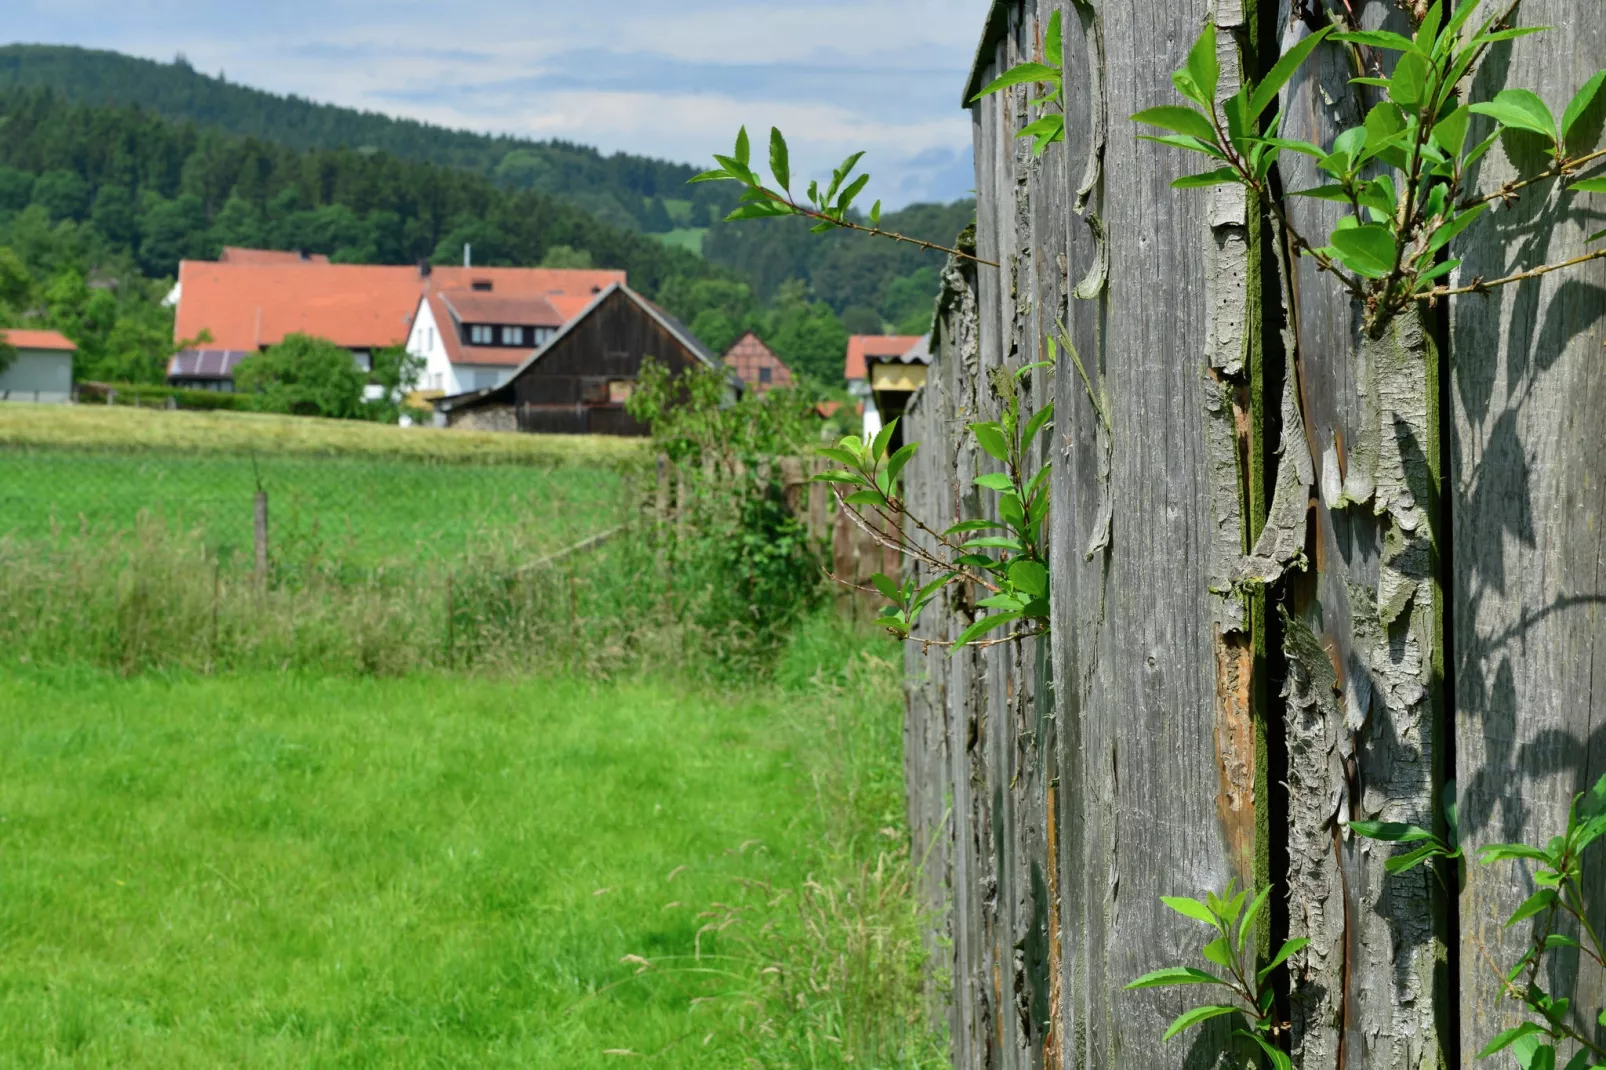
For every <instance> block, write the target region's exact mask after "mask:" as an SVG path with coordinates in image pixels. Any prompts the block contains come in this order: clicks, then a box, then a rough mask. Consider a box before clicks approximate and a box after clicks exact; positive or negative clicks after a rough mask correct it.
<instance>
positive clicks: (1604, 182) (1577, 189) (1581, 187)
mask: <svg viewBox="0 0 1606 1070" xmlns="http://www.w3.org/2000/svg"><path fill="white" fill-rule="evenodd" d="M1567 188H1568V189H1570V190H1572V191H1573V192H1574V193H1606V178H1586V179H1584V180H1583V181H1582V182H1574V183H1573V184H1572V185H1571V186H1568V187H1567Z"/></svg>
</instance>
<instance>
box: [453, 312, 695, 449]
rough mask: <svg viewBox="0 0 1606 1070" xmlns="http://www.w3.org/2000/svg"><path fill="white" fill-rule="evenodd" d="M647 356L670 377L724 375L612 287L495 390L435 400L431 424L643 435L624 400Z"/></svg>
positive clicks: (666, 322)
mask: <svg viewBox="0 0 1606 1070" xmlns="http://www.w3.org/2000/svg"><path fill="white" fill-rule="evenodd" d="M646 357H652V358H653V359H655V360H657V361H658V362H659V363H662V364H667V365H669V367H670V368H671V369H672V370H674V371H675V372H676V373H677V374H678V373H680V372H682V371H684V370H686V369H688V368H693V367H696V366H697V365H698V364H702V365H704V366H706V367H710V368H718V369H720V370H722V371H724V370H726V369H725V367H724V364H723V363H722V362H721V361H720V359H719V357H718V356H716V355H715V354H714V352H713V351H712V350H710V349H709V348H708V347H707V346H706V345H704V344H703V343H702V342H701V341H699V340H698V339H697V337H696V336H695V335H694V334H692V333H691V331H689V330H687V329H686V327H685V325H684V324H682V323H681V322H680V321H679V320H677V319H675V317H673V316H671V315H669V313H667V312H665V311H664V310H663V309H661V308H659V307H658V306H657V305H655V304H653V303H652V302H651V301H648V300H647V299H646V298H645V297H642V296H641V295H640V294H638V293H636V292H635V291H634V290H632V289H630V288H629V287H628V286H624V285H622V284H619V283H615V284H614V285H612V286H610V287H608V288H607V289H606V290H604V291H602V292H601V293H600V294H598V295H597V297H596V300H594V301H592V302H591V304H590V305H589V306H588V307H587V308H586V309H585V311H583V312H581V313H580V315H578V316H576V317H575V318H574V319H572V320H570V321H569V323H568V324H567V325H566V326H565V327H564V328H563V329H562V330H560V331H559V332H558V333H557V334H556V335H555V336H554V337H553V338H552V340H551V341H549V342H547V344H546V345H544V346H542V347H541V348H540V349H539V350H537V351H536V352H535V353H534V354H532V355H531V356H530V359H528V360H526V361H525V362H524V363H523V364H521V365H520V366H519V368H518V370H517V371H515V372H514V373H513V375H512V376H511V377H510V378H509V379H508V381H507V382H505V383H503V384H502V385H501V386H497V387H492V388H490V389H487V390H478V391H475V392H473V393H469V394H458V395H455V396H453V397H447V398H442V399H440V400H439V401H437V402H436V403H435V411H436V413H437V414H438V415H439V420H438V422H440V423H443V424H444V425H445V426H447V427H460V428H464V429H466V430H474V431H525V432H535V433H544V434H560V435H563V434H568V435H585V434H590V435H645V434H647V430H648V429H647V428H646V427H645V426H644V425H642V424H640V423H638V422H636V421H635V420H634V419H632V418H631V416H630V414H629V413H628V412H626V411H625V401H626V400H627V399H629V397H630V394H631V392H632V391H633V390H634V389H635V385H636V379H637V377H638V376H639V375H640V374H641V362H642V360H643V359H645V358H646Z"/></svg>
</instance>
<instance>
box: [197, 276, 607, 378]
mask: <svg viewBox="0 0 1606 1070" xmlns="http://www.w3.org/2000/svg"><path fill="white" fill-rule="evenodd" d="M624 280H625V274H624V272H622V271H589V270H588V271H573V270H559V269H552V268H474V267H430V266H428V265H423V266H413V265H409V266H405V267H397V266H380V265H364V264H331V263H329V262H328V260H327V259H325V258H316V257H303V256H301V255H300V254H298V253H274V252H268V251H263V250H249V249H245V250H240V249H231V250H229V259H227V260H220V261H197V260H186V261H184V262H183V263H181V264H180V265H179V279H178V285H177V286H176V287H175V288H174V291H173V298H172V300H173V301H174V303H175V304H176V306H177V311H176V314H175V317H174V335H175V337H176V338H177V339H179V340H180V341H183V340H187V339H201V338H208V339H209V341H206V342H205V343H203V344H200V345H195V346H193V347H192V348H187V349H185V350H184V351H182V352H180V353H179V354H177V355H176V356H175V357H174V358H173V360H172V362H171V363H170V364H169V366H168V381H169V382H170V383H172V384H173V385H179V386H189V387H199V388H203V389H220V390H232V389H233V380H234V368H235V367H237V366H238V365H239V363H240V362H241V361H243V360H245V359H246V358H247V357H249V356H250V355H252V354H253V353H259V352H261V351H262V350H264V349H266V348H268V347H269V346H272V345H277V344H278V343H279V342H282V341H283V340H284V339H285V337H286V336H287V335H291V334H307V335H311V336H313V337H315V338H323V339H327V340H328V341H331V342H333V343H335V344H336V345H338V346H342V347H344V348H346V349H349V350H351V351H352V354H353V355H354V356H355V358H356V360H357V362H358V364H359V365H361V366H363V367H364V368H367V367H369V366H370V362H371V355H372V352H373V350H375V349H381V348H386V347H389V346H396V345H406V346H407V348H408V350H409V351H410V352H412V353H413V354H414V355H415V356H418V357H421V358H423V359H424V361H425V370H424V375H423V380H422V381H421V382H420V384H419V386H420V387H421V388H422V389H425V390H429V391H433V392H436V393H438V394H453V393H461V392H463V391H464V390H474V389H480V388H481V387H484V386H493V385H497V384H498V383H499V382H500V381H501V380H502V379H504V378H506V376H507V375H508V374H509V373H511V371H512V370H513V368H515V367H517V366H518V365H519V364H520V363H521V362H522V361H523V360H524V358H525V357H527V356H529V355H530V354H531V353H532V352H533V351H534V350H535V349H536V348H537V346H538V345H539V344H540V341H541V339H542V338H543V336H544V337H550V336H551V334H552V333H555V332H556V330H557V328H559V327H561V326H562V325H563V324H564V323H566V322H567V321H568V320H569V319H570V318H572V317H573V316H575V315H577V314H578V313H579V312H580V310H581V309H583V308H584V307H585V306H586V305H587V304H589V303H590V301H591V300H592V299H593V298H594V297H595V296H596V295H597V294H599V293H601V292H602V291H603V290H604V289H606V288H607V287H608V286H609V285H611V284H613V283H615V282H619V283H622V282H624Z"/></svg>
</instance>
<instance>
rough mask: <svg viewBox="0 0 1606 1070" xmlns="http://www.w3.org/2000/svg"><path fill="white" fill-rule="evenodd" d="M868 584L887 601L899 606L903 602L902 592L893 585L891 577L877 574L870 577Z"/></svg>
mask: <svg viewBox="0 0 1606 1070" xmlns="http://www.w3.org/2000/svg"><path fill="white" fill-rule="evenodd" d="M870 583H871V585H872V586H874V587H875V589H876V590H878V591H880V592H881V594H882V595H883V596H884V597H885V598H886V599H887V601H889V602H897V603H900V604H901V603H902V602H903V592H902V591H900V590H899V589H898V585H897V584H896V583H893V582H892V579H891V577H889V576H887V575H886V574H884V573H881V572H877V573H876V574H875V575H874V576H871V577H870Z"/></svg>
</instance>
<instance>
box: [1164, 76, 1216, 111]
mask: <svg viewBox="0 0 1606 1070" xmlns="http://www.w3.org/2000/svg"><path fill="white" fill-rule="evenodd" d="M1171 84H1172V85H1174V86H1176V87H1177V92H1178V93H1181V94H1182V95H1183V96H1185V97H1187V98H1188V99H1189V100H1191V101H1193V102H1194V103H1195V104H1197V105H1199V106H1200V107H1201V108H1208V107H1210V105H1211V104H1212V103H1213V102H1212V101H1211V99H1210V98H1209V97H1207V96H1205V95H1204V93H1202V92H1200V90H1199V87H1198V86H1197V85H1195V84H1194V83H1193V79H1192V78H1190V77H1188V72H1187V71H1173V72H1172V74H1171Z"/></svg>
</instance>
